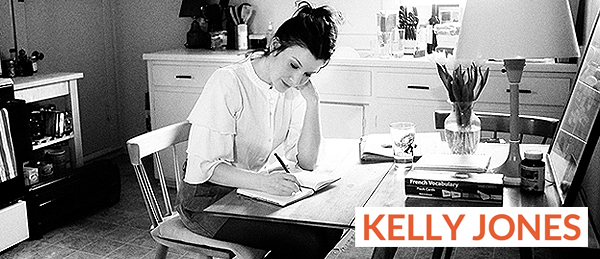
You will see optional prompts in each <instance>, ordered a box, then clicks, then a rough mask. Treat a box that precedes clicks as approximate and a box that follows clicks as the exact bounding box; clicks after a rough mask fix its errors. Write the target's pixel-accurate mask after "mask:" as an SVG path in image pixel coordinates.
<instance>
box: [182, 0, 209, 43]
mask: <svg viewBox="0 0 600 259" xmlns="http://www.w3.org/2000/svg"><path fill="white" fill-rule="evenodd" d="M208 4H209V1H208V0H183V1H181V8H180V9H179V17H192V18H193V19H194V20H193V21H192V26H191V27H190V30H189V31H188V32H187V41H186V43H185V47H186V48H190V49H197V48H204V49H210V34H209V33H208V32H207V31H205V30H203V29H202V27H201V26H200V23H199V21H198V20H199V19H201V20H202V21H203V22H205V21H204V20H205V16H204V8H205V7H206V6H207V5H208Z"/></svg>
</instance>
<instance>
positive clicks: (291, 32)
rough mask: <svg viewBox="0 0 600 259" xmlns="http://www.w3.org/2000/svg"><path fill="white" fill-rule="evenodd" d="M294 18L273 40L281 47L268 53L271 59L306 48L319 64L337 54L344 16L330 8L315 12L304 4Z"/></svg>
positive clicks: (289, 20)
mask: <svg viewBox="0 0 600 259" xmlns="http://www.w3.org/2000/svg"><path fill="white" fill-rule="evenodd" d="M297 5H298V9H297V10H296V12H295V13H294V15H293V16H292V18H290V19H288V20H287V21H285V22H284V23H283V24H282V25H281V26H279V28H278V29H277V31H276V32H275V35H273V38H277V41H278V42H279V46H278V47H277V48H275V49H272V50H271V51H268V52H267V53H265V55H267V56H268V55H269V54H271V53H274V54H275V55H277V54H278V53H279V52H281V51H283V50H285V49H287V48H289V47H292V46H300V47H303V48H306V49H308V50H309V51H310V53H311V54H312V55H313V56H314V57H315V58H316V59H320V60H329V59H330V58H331V55H332V54H333V51H334V50H335V42H336V40H337V34H338V28H337V26H338V24H339V23H341V21H342V16H341V14H340V13H339V12H338V11H336V10H335V9H333V8H332V7H330V6H321V7H317V8H313V7H312V5H311V4H310V3H309V2H306V1H301V2H299V3H298V4H297Z"/></svg>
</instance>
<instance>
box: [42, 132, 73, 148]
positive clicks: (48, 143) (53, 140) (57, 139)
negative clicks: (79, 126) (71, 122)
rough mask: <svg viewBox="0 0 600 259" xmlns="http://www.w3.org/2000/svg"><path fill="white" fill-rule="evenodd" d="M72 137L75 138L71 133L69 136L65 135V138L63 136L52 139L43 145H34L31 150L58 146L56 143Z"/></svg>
mask: <svg viewBox="0 0 600 259" xmlns="http://www.w3.org/2000/svg"><path fill="white" fill-rule="evenodd" d="M74 137H75V134H73V133H71V134H69V135H66V136H63V137H60V138H53V139H51V140H49V141H46V142H44V143H40V144H37V145H35V144H34V145H33V150H39V149H42V148H45V147H47V146H52V145H54V144H58V143H61V142H64V141H67V140H69V139H73V138H74Z"/></svg>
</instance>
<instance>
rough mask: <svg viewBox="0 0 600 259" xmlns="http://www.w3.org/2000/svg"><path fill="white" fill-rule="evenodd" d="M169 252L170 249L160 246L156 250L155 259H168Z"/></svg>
mask: <svg viewBox="0 0 600 259" xmlns="http://www.w3.org/2000/svg"><path fill="white" fill-rule="evenodd" d="M167 252H169V247H168V246H164V245H161V244H159V245H158V248H156V255H155V256H154V258H155V259H166V258H167Z"/></svg>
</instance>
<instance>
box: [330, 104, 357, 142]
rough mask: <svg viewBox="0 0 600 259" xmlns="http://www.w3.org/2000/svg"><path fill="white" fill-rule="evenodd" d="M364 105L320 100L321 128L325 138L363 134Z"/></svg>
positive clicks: (351, 136)
mask: <svg viewBox="0 0 600 259" xmlns="http://www.w3.org/2000/svg"><path fill="white" fill-rule="evenodd" d="M364 114H365V107H364V106H363V105H360V104H340V103H330V102H321V128H322V130H323V137H325V138H353V139H358V138H360V137H361V136H362V135H363V133H364V132H363V123H364Z"/></svg>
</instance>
